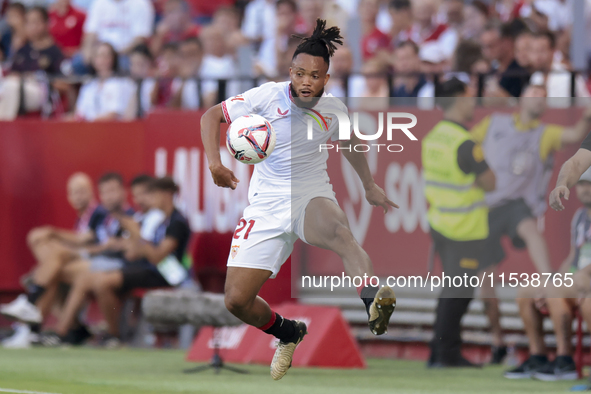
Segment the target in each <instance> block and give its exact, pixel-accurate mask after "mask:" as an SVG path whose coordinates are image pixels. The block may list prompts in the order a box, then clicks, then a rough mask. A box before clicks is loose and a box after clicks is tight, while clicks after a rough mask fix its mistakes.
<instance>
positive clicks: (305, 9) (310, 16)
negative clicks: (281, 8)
mask: <svg viewBox="0 0 591 394" xmlns="http://www.w3.org/2000/svg"><path fill="white" fill-rule="evenodd" d="M324 2H325V0H298V6H299V7H298V8H299V10H300V16H301V19H302V23H303V27H302V29H303V30H302V31H304V32H305V34H304V36H306V35H308V34H310V33H312V30H313V29H314V26H316V20H317V19H318V18H320V19H322V18H323V17H324V4H323V3H324Z"/></svg>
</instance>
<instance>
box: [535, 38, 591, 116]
mask: <svg viewBox="0 0 591 394" xmlns="http://www.w3.org/2000/svg"><path fill="white" fill-rule="evenodd" d="M555 50H556V39H555V36H554V34H552V33H550V32H544V33H539V34H536V35H535V36H534V38H533V40H532V46H531V50H530V64H531V67H532V70H533V71H535V72H534V74H533V75H532V77H531V80H530V82H531V83H533V84H538V85H539V84H542V85H544V86H546V91H547V97H548V102H549V105H550V106H552V107H561V108H566V107H569V106H570V104H571V103H570V100H565V98H568V97H572V95H571V73H570V72H568V70H566V69H565V68H564V66H563V65H562V64H560V63H556V62H554V52H555ZM574 93H575V97H585V98H586V97H589V91H588V90H587V86H586V85H585V81H584V79H583V78H582V76H581V75H578V76H577V78H576V80H575V92H574Z"/></svg>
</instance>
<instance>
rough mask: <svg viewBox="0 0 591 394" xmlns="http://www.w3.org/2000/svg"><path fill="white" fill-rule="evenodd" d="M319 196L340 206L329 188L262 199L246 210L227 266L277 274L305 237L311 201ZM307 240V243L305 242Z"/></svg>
mask: <svg viewBox="0 0 591 394" xmlns="http://www.w3.org/2000/svg"><path fill="white" fill-rule="evenodd" d="M318 197H324V198H328V199H329V200H331V201H334V202H335V204H337V205H338V202H337V200H336V198H335V194H334V192H333V191H332V186H330V188H324V190H322V191H321V192H318V191H316V192H314V193H310V194H308V195H305V196H303V197H301V198H297V199H294V201H292V199H291V198H283V197H282V198H274V199H269V198H259V199H256V200H254V201H252V203H251V204H250V205H249V206H247V207H246V208H245V209H244V216H243V217H242V218H241V219H240V221H239V222H238V226H236V230H235V231H234V235H233V237H232V246H231V248H230V255H229V256H228V264H227V266H228V267H243V268H256V269H262V270H267V271H271V272H272V274H271V278H274V277H276V276H277V273H278V272H279V269H280V268H281V266H282V265H283V263H285V261H286V260H287V258H288V257H289V255H290V254H291V252H292V250H293V244H294V243H295V241H296V240H297V239H298V238H299V239H301V240H302V241H304V242H306V238H305V237H304V218H305V216H306V207H307V206H308V203H309V202H310V201H311V200H312V199H314V198H318ZM306 243H307V242H306Z"/></svg>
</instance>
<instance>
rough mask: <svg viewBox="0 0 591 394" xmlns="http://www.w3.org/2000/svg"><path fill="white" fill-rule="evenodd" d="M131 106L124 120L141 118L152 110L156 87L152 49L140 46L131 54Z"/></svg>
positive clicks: (129, 105)
mask: <svg viewBox="0 0 591 394" xmlns="http://www.w3.org/2000/svg"><path fill="white" fill-rule="evenodd" d="M129 76H130V78H129V79H128V80H127V82H128V85H129V89H130V92H129V96H130V99H129V104H128V106H127V110H126V111H125V115H124V119H125V120H131V119H135V118H141V117H143V116H144V115H145V114H147V113H148V112H150V110H151V109H152V92H153V91H154V88H155V86H156V80H155V79H154V58H153V57H152V53H151V52H150V49H149V48H148V47H147V46H146V45H144V44H140V45H138V46H136V47H135V48H134V49H133V50H132V51H131V53H130V54H129Z"/></svg>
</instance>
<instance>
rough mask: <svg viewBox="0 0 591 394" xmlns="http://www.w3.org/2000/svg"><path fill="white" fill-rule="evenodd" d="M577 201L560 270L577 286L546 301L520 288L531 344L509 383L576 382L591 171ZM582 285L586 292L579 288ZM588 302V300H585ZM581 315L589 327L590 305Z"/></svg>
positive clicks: (552, 292) (557, 290) (590, 225)
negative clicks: (548, 327)
mask: <svg viewBox="0 0 591 394" xmlns="http://www.w3.org/2000/svg"><path fill="white" fill-rule="evenodd" d="M575 189H576V194H577V198H578V199H579V201H580V202H581V203H583V205H584V208H580V209H579V210H577V212H576V213H575V215H574V217H573V220H572V223H571V234H570V239H571V242H570V244H571V246H570V253H569V254H568V256H567V257H566V258H565V260H564V262H563V263H562V265H561V266H560V269H559V270H558V272H559V273H561V274H565V273H574V278H575V280H574V283H575V286H571V287H567V286H563V287H552V286H550V287H549V288H548V290H547V296H546V298H545V299H540V298H539V289H536V288H533V287H524V288H520V289H519V292H518V298H517V305H518V306H519V314H520V315H521V318H522V320H523V326H524V328H525V333H526V334H527V337H528V341H529V358H528V359H527V360H525V362H524V363H523V364H521V365H520V366H518V367H517V368H514V369H511V370H509V371H507V372H505V377H507V378H510V379H523V378H530V377H534V378H536V379H539V380H545V381H554V380H565V379H569V380H574V379H577V378H578V376H577V371H576V367H575V362H574V360H573V358H572V354H573V350H572V345H571V343H572V342H571V341H572V331H571V327H572V323H573V320H574V313H575V311H576V309H577V308H579V303H578V298H580V293H579V291H580V290H586V292H587V293H588V292H589V290H590V289H589V284H590V283H591V281H590V280H589V279H591V278H590V276H589V273H590V272H591V271H590V270H589V268H591V266H590V265H589V262H591V261H590V260H589V258H590V256H589V255H588V253H587V252H586V250H588V249H587V248H588V247H589V245H590V242H591V239H590V237H589V234H590V230H591V219H590V218H591V170H587V171H586V172H585V173H584V174H583V175H582V176H581V179H580V180H579V182H578V183H577V184H576V187H575ZM579 283H583V285H584V287H583V289H580V288H578V286H577V285H578V284H579ZM584 300H585V299H584ZM580 307H581V313H582V315H583V317H584V318H585V320H586V321H587V324H591V303H589V302H588V301H587V302H586V300H585V301H583V302H582V303H581V306H580ZM543 310H547V312H549V314H550V318H551V319H552V322H553V327H554V334H555V336H556V358H555V359H554V361H552V362H549V361H548V357H547V353H548V352H547V349H546V346H545V343H544V331H543V325H542V323H543V318H544V316H543V314H542V311H543Z"/></svg>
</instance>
